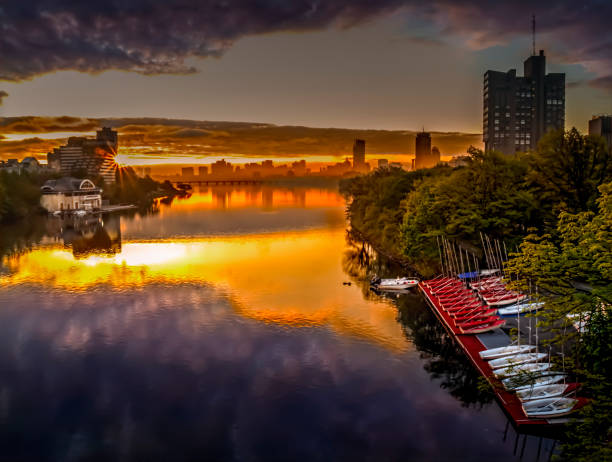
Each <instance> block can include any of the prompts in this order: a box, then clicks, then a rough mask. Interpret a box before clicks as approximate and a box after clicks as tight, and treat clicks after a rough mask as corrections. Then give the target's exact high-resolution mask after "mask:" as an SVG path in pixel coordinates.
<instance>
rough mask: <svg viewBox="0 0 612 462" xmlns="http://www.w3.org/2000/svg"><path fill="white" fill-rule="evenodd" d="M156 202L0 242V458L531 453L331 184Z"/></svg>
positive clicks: (206, 192)
mask: <svg viewBox="0 0 612 462" xmlns="http://www.w3.org/2000/svg"><path fill="white" fill-rule="evenodd" d="M168 202H169V203H166V204H164V203H160V204H158V206H157V207H156V208H155V210H154V211H152V212H151V213H143V214H140V213H132V214H129V215H122V216H121V215H105V216H103V217H101V218H99V217H89V218H85V219H78V220H69V219H66V220H61V219H58V218H53V219H41V220H31V221H29V222H28V223H24V224H22V225H21V227H17V228H15V227H13V228H10V229H9V228H5V229H4V230H3V231H2V234H4V236H3V238H2V242H1V243H2V248H3V249H4V252H5V254H4V256H3V257H1V258H2V259H1V265H0V430H1V431H0V460H54V461H55V460H57V461H60V460H61V461H64V460H69V461H72V460H75V461H76V460H129V461H132V460H146V461H157V460H160V461H161V460H172V461H182V460H218V461H232V460H237V461H276V460H291V461H301V460H304V461H332V460H350V461H353V462H354V461H362V460H363V461H379V460H381V461H394V460H398V461H399V460H410V461H446V460H453V461H454V460H465V461H474V460H476V461H477V460H482V461H491V460H495V461H496V462H501V461H514V460H521V456H522V460H526V461H538V460H542V461H545V460H548V456H549V453H550V451H551V445H552V444H553V443H552V441H551V440H548V439H540V438H536V437H533V436H529V437H527V436H523V435H520V436H519V435H517V434H516V433H515V432H514V430H513V429H512V427H511V426H508V422H507V419H506V417H505V415H504V414H503V412H502V410H501V409H500V407H499V406H498V404H497V403H496V402H495V401H494V400H493V399H492V397H491V395H490V394H488V393H487V392H482V391H479V390H478V376H477V374H476V373H475V372H474V370H473V369H472V368H471V366H470V364H469V363H468V362H467V361H466V359H465V358H464V356H463V355H462V353H461V352H460V351H458V350H457V348H456V346H455V344H454V343H453V340H452V339H451V338H449V337H448V336H447V335H446V334H445V331H444V330H443V329H442V327H441V326H440V324H439V323H438V321H437V320H436V318H435V317H434V316H433V315H432V313H431V312H430V310H429V309H428V307H427V306H426V305H425V303H424V301H423V299H422V298H421V296H420V295H419V294H418V293H417V292H416V291H415V292H412V293H409V294H406V295H402V296H400V297H385V296H382V295H377V294H375V293H373V292H371V291H369V289H368V286H367V283H366V280H367V277H368V274H370V273H371V272H372V271H374V268H373V267H375V269H376V271H379V272H382V273H385V272H386V273H391V272H392V271H397V270H395V269H392V268H391V267H390V266H388V265H386V264H385V263H384V262H382V261H381V260H379V259H377V258H376V257H375V256H372V255H370V254H368V256H370V258H368V259H366V260H368V261H367V262H366V261H364V252H363V251H361V252H360V250H361V249H362V247H363V245H362V244H359V243H353V242H350V240H349V239H347V232H346V222H345V218H344V207H345V204H344V201H343V199H342V197H341V196H339V195H338V193H337V192H336V191H335V190H334V189H316V188H300V187H294V188H289V187H280V186H279V187H274V186H216V187H210V188H208V187H202V188H200V189H198V188H196V189H195V190H194V192H193V194H192V195H191V197H189V198H183V199H175V200H173V201H171V202H170V201H168ZM7 249H12V250H11V251H9V250H7ZM368 265H369V266H368ZM382 275H383V276H384V275H387V276H388V275H392V276H395V274H382ZM349 283H350V284H349Z"/></svg>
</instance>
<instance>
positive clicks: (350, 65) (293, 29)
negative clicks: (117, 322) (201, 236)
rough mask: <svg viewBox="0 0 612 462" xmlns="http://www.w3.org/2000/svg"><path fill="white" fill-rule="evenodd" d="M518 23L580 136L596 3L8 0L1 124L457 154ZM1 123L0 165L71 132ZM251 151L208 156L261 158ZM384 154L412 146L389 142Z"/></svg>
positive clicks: (598, 43) (597, 85) (596, 88)
mask: <svg viewBox="0 0 612 462" xmlns="http://www.w3.org/2000/svg"><path fill="white" fill-rule="evenodd" d="M532 14H535V15H536V17H537V34H536V47H537V49H540V48H542V49H544V50H545V51H546V54H547V60H548V71H549V72H565V73H566V74H567V77H566V81H567V83H568V86H567V97H566V100H567V102H566V121H567V128H569V127H570V126H576V127H577V128H579V129H580V130H585V129H586V126H587V122H588V119H590V118H591V116H592V115H593V114H598V113H610V112H612V53H610V49H612V33H611V32H610V28H609V22H608V18H610V17H612V2H610V1H608V0H601V1H599V0H591V1H586V2H580V3H579V4H577V3H576V2H570V1H563V0H561V1H550V0H543V1H541V2H538V4H537V5H533V4H532V2H528V1H526V0H518V1H512V2H510V1H499V2H493V3H492V2H488V1H485V0H471V1H450V0H432V1H431V2H417V1H402V0H379V1H376V2H372V1H370V0H328V1H324V0H294V1H291V0H257V1H253V0H215V1H212V0H208V1H207V0H165V1H159V0H157V1H156V0H121V1H119V0H114V1H105V2H95V3H91V2H82V1H79V0H26V1H24V0H19V1H17V0H6V1H4V2H3V3H2V5H0V28H1V29H2V33H0V56H1V58H0V117H2V116H3V117H23V116H44V117H46V118H49V117H54V118H55V120H56V122H57V121H58V120H59V119H57V116H72V117H78V118H86V120H92V119H96V120H97V119H108V118H122V119H125V118H132V119H134V120H132V122H140V123H134V124H132V126H131V127H128V128H127V129H126V128H125V126H124V125H121V124H115V126H116V127H117V128H119V131H120V135H121V134H122V132H123V131H127V132H129V133H130V135H133V134H134V131H135V128H134V127H135V126H140V127H144V128H142V130H143V133H144V132H147V133H149V134H150V133H151V132H152V131H154V130H155V128H154V127H153V128H152V125H151V123H150V118H155V119H156V124H155V127H158V126H159V122H160V120H159V119H160V118H164V119H183V120H188V121H191V122H189V123H187V124H186V125H185V126H183V128H184V129H185V130H188V129H192V128H193V121H233V122H249V123H251V124H250V126H251V127H255V126H257V124H274V125H277V126H281V127H285V126H305V127H314V128H329V127H333V128H346V129H356V130H365V129H375V130H385V131H388V132H389V133H390V136H396V137H397V136H399V135H400V134H402V133H404V134H408V133H410V134H413V132H414V131H415V130H420V129H423V128H424V129H426V130H428V131H432V132H452V133H462V134H466V137H465V139H464V143H463V144H464V145H462V146H460V147H457V146H455V145H454V144H453V145H451V146H449V147H448V149H447V148H446V145H445V146H444V147H443V148H442V153H443V154H451V153H455V152H453V151H457V150H458V151H461V150H462V149H463V150H464V149H465V148H467V146H469V145H470V144H475V143H474V136H473V135H474V134H478V133H480V132H481V130H482V79H483V74H484V72H485V71H486V70H487V69H495V70H501V71H506V70H508V69H510V68H516V69H517V70H518V72H519V74H522V64H523V61H524V59H526V58H527V57H528V56H529V54H530V53H531V15H532ZM145 118H149V119H145ZM14 125H15V124H14V123H12V122H9V123H3V124H1V127H0V136H4V139H3V140H2V141H0V144H1V145H3V146H0V155H1V156H4V157H6V156H9V155H10V154H11V152H14V153H15V154H19V153H25V152H26V151H28V152H30V153H36V152H38V151H40V150H41V149H45V148H46V147H47V146H49V145H57V144H59V142H60V140H62V139H65V138H62V136H63V137H65V136H67V135H68V134H71V133H75V130H74V125H75V124H74V123H72V122H71V123H68V124H67V125H66V126H64V125H62V123H61V121H60V122H58V123H56V124H47V125H46V128H45V129H44V131H41V130H40V129H38V130H34V131H32V132H29V133H28V132H25V131H23V130H17V131H15V130H14V131H10V130H9V128H7V127H12V126H14ZM43 125H44V124H43ZM86 125H87V124H83V130H84V129H85V126H86ZM161 125H162V126H164V127H167V126H168V123H166V122H162V123H161ZM170 125H173V124H172V123H171V124H170ZM174 125H176V124H174ZM39 128H40V127H39ZM205 129H206V127H205ZM80 130H81V129H79V130H76V132H79V131H80ZM92 130H93V128H89V127H87V131H88V134H91V131H92ZM162 131H167V130H166V128H162ZM215 134H217V135H218V134H219V133H218V132H215ZM43 135H44V136H43ZM309 135H312V133H309ZM319 135H321V134H319ZM349 135H350V134H349ZM349 135H347V136H348V139H350V138H351V136H349ZM207 136H208V135H207ZM321 136H322V135H321ZM458 136H459V135H458ZM272 138H273V137H272ZM459 138H461V137H459ZM462 139H463V138H462ZM317 140H318V141H319V143H318V144H317V143H316V142H314V143H311V145H315V146H317V152H316V153H314V152H313V153H311V154H313V155H315V154H316V155H319V154H321V152H320V149H323V150H332V149H336V151H334V152H330V154H333V155H344V154H346V153H348V152H349V151H350V147H351V143H350V142H348V143H347V145H346V146H344V147H338V146H337V145H335V144H333V143H331V144H329V143H328V139H327V138H326V137H324V136H323V138H317V139H316V140H315V141H317ZM409 141H410V140H409ZM435 142H436V140H435V137H434V143H435ZM7 143H8V144H7ZM387 144H388V143H387ZM179 145H180V146H182V148H180V147H179ZM188 145H189V146H188ZM198 145H199V146H205V145H206V143H204V142H203V140H201V139H198V137H197V136H196V137H190V140H189V143H186V142H185V141H184V138H181V139H179V138H175V139H174V145H173V147H172V148H171V150H172V151H173V153H174V152H175V151H176V150H178V154H181V153H182V154H185V153H186V152H188V151H189V149H187V150H186V151H185V150H184V149H183V148H186V147H190V149H191V148H194V146H195V147H197V146H198ZM134 146H137V144H134V143H131V148H133V147H134ZM213 146H214V147H215V149H216V148H217V147H218V146H219V144H214V145H213ZM266 146H267V147H268V148H270V143H267V144H266ZM398 146H399V145H398ZM159 147H160V146H151V145H147V146H146V147H144V148H143V152H144V151H147V152H149V153H152V152H153V151H154V150H155V149H158V148H159ZM261 147H262V146H253V147H249V146H240V149H242V151H241V152H235V151H233V150H234V149H235V147H231V148H229V147H228V149H226V150H224V151H223V152H222V153H229V152H233V153H234V154H253V155H254V154H256V153H255V152H251V151H257V155H259V154H260V153H261V151H262V149H261ZM276 148H277V149H276V150H274V149H273V150H272V151H273V154H274V155H282V154H287V155H297V154H299V155H306V154H305V153H304V150H303V149H302V150H300V149H298V150H295V149H294V147H293V146H292V144H291V143H289V144H287V145H284V144H282V143H281V144H280V145H279V146H277V147H276ZM370 149H371V150H372V151H371V152H372V153H376V154H378V153H381V152H384V151H385V149H384V148H383V146H382V145H372V144H369V145H368V150H370ZM402 149H403V151H402ZM11 150H12V151H11ZM398 150H400V151H402V152H404V153H405V154H410V153H411V152H412V151H413V150H414V148H413V146H412V145H407V146H406V147H404V148H402V147H401V146H399V147H397V146H393V147H391V148H389V152H397V151H398ZM132 151H133V149H132ZM191 151H193V149H191ZM340 151H341V152H340ZM44 152H46V151H44ZM199 152H203V153H204V154H205V155H210V154H211V153H210V152H208V151H207V150H206V148H204V150H203V151H199Z"/></svg>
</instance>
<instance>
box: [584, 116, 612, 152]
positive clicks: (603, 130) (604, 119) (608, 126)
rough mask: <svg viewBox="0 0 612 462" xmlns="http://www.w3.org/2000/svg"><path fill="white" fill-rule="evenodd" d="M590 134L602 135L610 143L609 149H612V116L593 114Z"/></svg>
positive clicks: (590, 122)
mask: <svg viewBox="0 0 612 462" xmlns="http://www.w3.org/2000/svg"><path fill="white" fill-rule="evenodd" d="M589 135H595V136H602V137H603V138H604V139H605V140H606V144H607V145H608V151H612V116H609V115H599V116H593V118H592V119H591V120H589Z"/></svg>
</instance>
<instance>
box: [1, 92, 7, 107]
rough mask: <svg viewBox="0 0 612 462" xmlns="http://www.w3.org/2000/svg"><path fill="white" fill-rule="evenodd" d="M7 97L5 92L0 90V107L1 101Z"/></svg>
mask: <svg viewBox="0 0 612 462" xmlns="http://www.w3.org/2000/svg"><path fill="white" fill-rule="evenodd" d="M7 96H8V93H7V92H5V91H4V90H0V106H2V103H3V101H2V100H3V99H4V98H6V97H7Z"/></svg>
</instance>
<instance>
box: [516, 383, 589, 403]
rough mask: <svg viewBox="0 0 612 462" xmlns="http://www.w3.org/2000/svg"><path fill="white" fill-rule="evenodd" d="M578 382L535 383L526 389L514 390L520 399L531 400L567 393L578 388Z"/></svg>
mask: <svg viewBox="0 0 612 462" xmlns="http://www.w3.org/2000/svg"><path fill="white" fill-rule="evenodd" d="M579 386H580V384H578V383H553V384H551V385H537V386H534V387H530V388H528V389H526V390H521V391H517V392H516V396H517V397H518V399H520V400H521V401H533V400H535V399H545V398H554V397H555V396H563V395H567V394H569V393H571V392H573V391H575V390H577V389H578V387H579Z"/></svg>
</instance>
